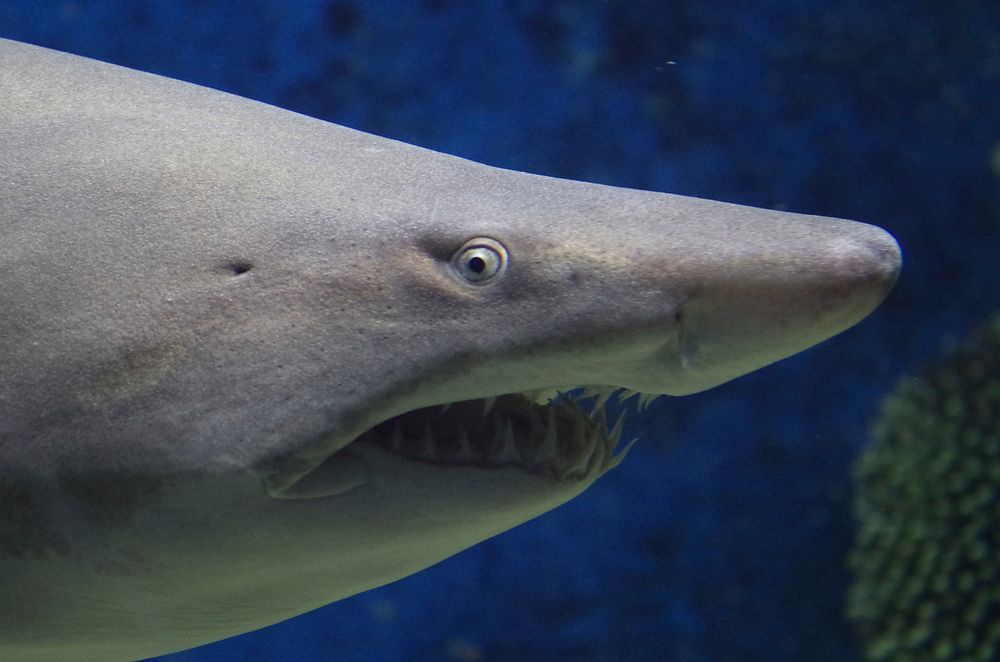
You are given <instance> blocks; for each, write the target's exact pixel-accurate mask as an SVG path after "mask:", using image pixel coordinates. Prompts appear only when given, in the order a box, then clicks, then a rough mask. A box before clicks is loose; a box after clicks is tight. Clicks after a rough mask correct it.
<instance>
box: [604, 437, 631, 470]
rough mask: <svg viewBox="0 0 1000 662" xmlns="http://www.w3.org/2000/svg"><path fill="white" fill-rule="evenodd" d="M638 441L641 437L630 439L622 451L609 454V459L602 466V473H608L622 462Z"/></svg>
mask: <svg viewBox="0 0 1000 662" xmlns="http://www.w3.org/2000/svg"><path fill="white" fill-rule="evenodd" d="M637 441H639V437H635V438H633V439H631V440H629V442H628V443H627V444H625V445H624V446H623V447H622V449H621V450H620V451H618V452H617V453H615V454H614V455H611V456H609V457H608V459H606V460H605V461H604V466H603V467H602V468H601V474H604V473H607V472H608V471H611V470H612V469H614V468H615V467H617V466H618V465H619V464H621V463H622V460H624V459H625V456H626V455H628V452H629V451H630V450H632V447H633V446H635V442H637Z"/></svg>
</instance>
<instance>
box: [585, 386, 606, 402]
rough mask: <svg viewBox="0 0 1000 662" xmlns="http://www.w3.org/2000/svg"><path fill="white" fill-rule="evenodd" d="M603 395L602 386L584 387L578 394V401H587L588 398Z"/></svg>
mask: <svg viewBox="0 0 1000 662" xmlns="http://www.w3.org/2000/svg"><path fill="white" fill-rule="evenodd" d="M603 394H604V387H602V386H585V387H584V389H583V393H581V394H580V400H587V399H589V398H599V397H601V395H603Z"/></svg>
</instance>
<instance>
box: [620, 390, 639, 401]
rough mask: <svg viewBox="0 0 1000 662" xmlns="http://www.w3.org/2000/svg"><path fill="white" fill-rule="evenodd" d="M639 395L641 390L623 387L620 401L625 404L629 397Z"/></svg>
mask: <svg viewBox="0 0 1000 662" xmlns="http://www.w3.org/2000/svg"><path fill="white" fill-rule="evenodd" d="M637 395H639V391H633V390H632V389H630V388H623V389H622V390H621V392H619V394H618V402H620V403H622V404H625V402H626V401H627V400H628V399H629V398H633V397H635V396H637Z"/></svg>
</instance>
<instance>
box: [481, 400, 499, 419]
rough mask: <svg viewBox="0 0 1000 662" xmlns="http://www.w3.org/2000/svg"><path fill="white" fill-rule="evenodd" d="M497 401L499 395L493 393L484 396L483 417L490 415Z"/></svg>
mask: <svg viewBox="0 0 1000 662" xmlns="http://www.w3.org/2000/svg"><path fill="white" fill-rule="evenodd" d="M496 403H497V396H495V395H491V396H490V397H488V398H483V418H486V417H487V416H489V415H490V411H492V410H493V405H495V404H496Z"/></svg>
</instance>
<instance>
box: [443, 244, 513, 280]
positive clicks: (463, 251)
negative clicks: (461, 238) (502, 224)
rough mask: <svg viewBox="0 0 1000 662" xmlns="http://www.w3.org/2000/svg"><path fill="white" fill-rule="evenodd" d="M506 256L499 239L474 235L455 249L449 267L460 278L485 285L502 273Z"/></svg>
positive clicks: (506, 260) (504, 269) (506, 259)
mask: <svg viewBox="0 0 1000 662" xmlns="http://www.w3.org/2000/svg"><path fill="white" fill-rule="evenodd" d="M508 258H509V255H508V254H507V249H506V247H504V245H503V244H501V243H500V242H499V241H497V240H495V239H490V238H489V237H476V238H475V239H472V240H470V241H467V242H465V244H463V245H462V247H461V248H459V249H458V250H457V251H455V254H454V255H453V256H452V258H451V268H452V269H453V270H454V271H455V273H456V274H458V275H459V276H460V277H461V278H462V280H465V281H467V282H469V283H472V284H473V285H485V284H486V283H490V282H492V281H494V280H496V279H497V278H499V277H500V276H501V275H503V272H504V271H506V269H507V262H508Z"/></svg>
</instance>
